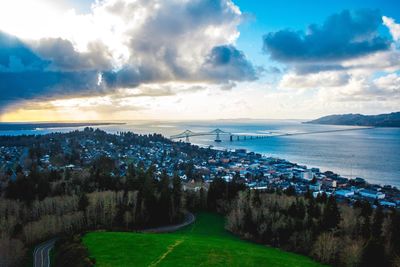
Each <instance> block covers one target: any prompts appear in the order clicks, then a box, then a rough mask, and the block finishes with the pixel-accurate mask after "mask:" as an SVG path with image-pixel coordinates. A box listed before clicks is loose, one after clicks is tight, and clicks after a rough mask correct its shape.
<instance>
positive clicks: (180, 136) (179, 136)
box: [170, 128, 271, 142]
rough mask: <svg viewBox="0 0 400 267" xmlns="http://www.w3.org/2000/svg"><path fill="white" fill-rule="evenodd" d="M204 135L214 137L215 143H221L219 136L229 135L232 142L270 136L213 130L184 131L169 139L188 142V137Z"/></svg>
mask: <svg viewBox="0 0 400 267" xmlns="http://www.w3.org/2000/svg"><path fill="white" fill-rule="evenodd" d="M205 135H215V140H214V141H215V142H221V141H222V140H221V135H229V140H230V141H234V140H237V141H239V140H247V139H258V138H265V137H268V136H271V135H267V134H253V135H248V134H233V133H230V132H225V131H223V130H221V129H219V128H218V129H215V130H212V131H210V132H193V131H191V130H185V131H184V132H182V133H180V134H176V135H172V136H171V137H170V139H183V138H185V141H186V142H189V137H193V136H205Z"/></svg>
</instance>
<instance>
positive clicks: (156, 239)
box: [83, 213, 321, 267]
mask: <svg viewBox="0 0 400 267" xmlns="http://www.w3.org/2000/svg"><path fill="white" fill-rule="evenodd" d="M83 242H84V244H85V245H86V246H87V247H88V249H89V253H90V255H91V257H94V258H95V259H96V266H98V267H108V266H113V267H119V266H121V267H122V266H124V267H128V266H174V267H175V266H288V267H289V266H290V267H293V266H321V265H320V264H318V263H316V262H314V261H312V260H311V259H309V258H307V257H305V256H301V255H297V254H293V253H289V252H284V251H281V250H278V249H275V248H271V247H266V246H262V245H257V244H254V243H251V242H247V241H243V240H241V239H239V238H237V237H235V236H233V235H231V234H230V233H229V232H227V231H225V230H224V220H223V218H222V217H220V216H218V215H214V214H209V213H201V214H198V215H197V220H196V222H195V223H194V224H193V225H191V226H188V227H186V228H184V229H182V230H180V231H178V232H175V233H168V234H141V233H123V232H92V233H88V234H86V235H85V236H84V237H83Z"/></svg>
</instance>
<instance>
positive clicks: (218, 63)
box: [201, 45, 257, 81]
mask: <svg viewBox="0 0 400 267" xmlns="http://www.w3.org/2000/svg"><path fill="white" fill-rule="evenodd" d="M201 75H203V76H204V77H205V78H206V77H209V78H211V79H214V80H217V81H218V80H222V81H242V80H245V81H246V80H247V81H249V80H255V79H256V78H257V73H256V70H255V68H254V67H253V65H252V64H251V63H250V61H248V60H247V59H246V56H245V55H244V54H243V52H241V51H239V50H237V49H236V48H235V47H234V46H232V45H222V46H216V47H214V48H213V49H212V50H211V53H210V54H209V56H208V59H207V60H206V62H205V64H204V65H203V67H202V70H201Z"/></svg>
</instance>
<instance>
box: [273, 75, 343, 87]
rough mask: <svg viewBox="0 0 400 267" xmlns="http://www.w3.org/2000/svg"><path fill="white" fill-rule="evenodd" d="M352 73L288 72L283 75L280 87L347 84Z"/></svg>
mask: <svg viewBox="0 0 400 267" xmlns="http://www.w3.org/2000/svg"><path fill="white" fill-rule="evenodd" d="M349 79H350V75H348V74H347V73H342V72H332V71H331V72H319V73H310V74H307V75H304V74H303V75H299V74H296V73H287V74H285V75H283V77H282V79H281V81H280V83H279V87H280V88H305V89H309V88H320V87H324V88H326V87H338V86H342V85H346V84H347V83H348V81H349Z"/></svg>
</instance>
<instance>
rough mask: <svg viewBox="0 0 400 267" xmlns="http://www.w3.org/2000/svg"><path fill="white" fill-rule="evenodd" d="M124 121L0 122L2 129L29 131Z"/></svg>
mask: <svg viewBox="0 0 400 267" xmlns="http://www.w3.org/2000/svg"><path fill="white" fill-rule="evenodd" d="M124 124H126V123H124V122H43V123H40V122H38V123H8V122H2V123H0V131H29V130H37V129H51V128H68V127H93V126H107V125H124Z"/></svg>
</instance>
